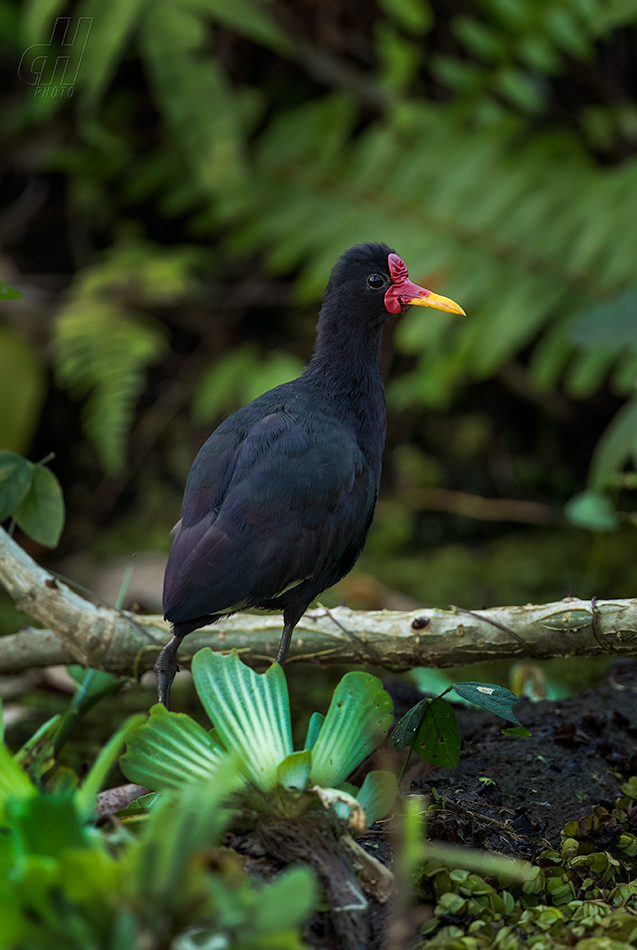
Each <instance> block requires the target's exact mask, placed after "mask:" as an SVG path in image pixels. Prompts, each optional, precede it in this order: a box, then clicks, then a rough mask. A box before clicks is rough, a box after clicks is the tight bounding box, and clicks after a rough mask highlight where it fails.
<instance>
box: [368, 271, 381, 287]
mask: <svg viewBox="0 0 637 950" xmlns="http://www.w3.org/2000/svg"><path fill="white" fill-rule="evenodd" d="M384 284H385V278H384V277H381V275H380V274H370V275H369V277H368V278H367V286H368V287H371V288H372V290H378V288H379V287H382V286H384Z"/></svg>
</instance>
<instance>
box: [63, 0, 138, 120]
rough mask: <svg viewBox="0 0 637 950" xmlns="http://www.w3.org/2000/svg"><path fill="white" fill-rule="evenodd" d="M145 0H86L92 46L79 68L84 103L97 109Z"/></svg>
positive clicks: (83, 12)
mask: <svg viewBox="0 0 637 950" xmlns="http://www.w3.org/2000/svg"><path fill="white" fill-rule="evenodd" d="M145 6H146V0H111V2H110V3H107V4H104V3H100V2H99V0H87V2H85V3H84V4H83V7H82V15H83V16H92V23H91V32H90V35H89V41H90V47H89V52H88V55H85V56H83V57H82V68H81V70H79V71H78V86H79V87H80V92H81V93H82V99H83V105H84V106H87V105H88V106H89V107H90V108H91V109H93V108H95V106H96V105H97V102H98V100H99V98H100V97H101V96H102V94H103V92H104V90H105V88H106V86H107V84H108V83H109V82H110V81H111V79H112V77H113V75H114V73H115V70H116V69H117V65H118V62H119V60H120V59H121V58H122V56H123V53H124V49H125V47H126V44H127V42H128V39H129V37H130V35H131V33H132V32H133V29H134V27H135V26H136V25H137V21H138V20H139V19H140V16H141V15H142V13H143V12H144V7H145Z"/></svg>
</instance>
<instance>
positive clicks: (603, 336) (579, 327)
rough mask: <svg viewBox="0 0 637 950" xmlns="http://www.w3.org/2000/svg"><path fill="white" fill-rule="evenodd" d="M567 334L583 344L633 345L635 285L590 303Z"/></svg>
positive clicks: (635, 334) (636, 307) (635, 335)
mask: <svg viewBox="0 0 637 950" xmlns="http://www.w3.org/2000/svg"><path fill="white" fill-rule="evenodd" d="M571 335H572V339H573V342H574V343H577V345H578V346H582V347H585V348H590V347H598V346H609V347H622V346H637V288H635V287H632V288H631V289H630V290H627V291H625V292H624V293H622V294H619V296H617V297H614V298H613V299H612V300H605V301H604V302H603V303H600V304H597V305H596V306H594V307H591V308H590V310H587V311H586V312H585V313H583V314H582V315H581V316H579V317H578V318H577V320H576V321H575V323H574V324H573V329H572V331H571Z"/></svg>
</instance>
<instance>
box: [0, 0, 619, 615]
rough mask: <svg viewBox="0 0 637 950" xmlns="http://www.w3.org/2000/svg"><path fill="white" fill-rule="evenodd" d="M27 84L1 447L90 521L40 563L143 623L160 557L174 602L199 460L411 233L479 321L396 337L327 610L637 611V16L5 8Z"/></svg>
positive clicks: (497, 10)
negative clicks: (170, 567)
mask: <svg viewBox="0 0 637 950" xmlns="http://www.w3.org/2000/svg"><path fill="white" fill-rule="evenodd" d="M0 75H1V78H2V81H1V83H0V123H1V125H0V129H1V135H2V140H3V145H2V149H1V153H0V175H1V178H0V241H1V251H0V277H2V278H3V279H4V280H5V281H7V282H8V283H9V284H10V285H11V286H12V287H16V288H18V289H19V290H20V291H22V293H23V294H24V299H22V300H15V301H10V300H6V301H5V302H4V303H2V302H0V406H1V407H2V409H1V411H0V447H1V448H10V449H14V450H16V451H18V452H21V453H24V454H26V455H28V456H29V457H30V458H31V459H33V460H34V461H37V460H38V459H40V458H42V457H44V456H46V455H47V454H48V453H49V452H55V459H54V460H53V462H52V463H51V468H52V469H53V471H54V472H55V473H56V475H57V476H58V478H59V479H60V481H61V483H62V486H63V489H64V493H65V498H66V504H67V524H66V529H65V531H64V534H63V536H62V541H61V544H60V547H59V548H58V549H57V550H56V551H55V552H53V553H51V552H46V551H45V550H44V549H41V548H37V547H35V546H34V545H33V544H32V543H30V542H28V540H26V539H23V540H24V543H25V544H26V545H27V546H28V547H29V550H31V552H32V553H35V554H36V556H38V557H40V558H44V559H46V562H47V564H49V565H50V566H53V567H56V568H58V569H60V570H63V571H64V573H66V574H68V575H69V576H71V577H74V578H75V579H77V580H82V581H84V582H85V583H86V584H87V585H88V586H90V587H92V588H93V589H96V590H98V591H99V592H101V594H102V596H104V597H105V599H107V600H110V601H111V602H112V600H114V594H112V591H113V590H114V593H115V594H116V593H117V586H118V584H117V579H118V578H119V577H121V574H122V572H123V567H120V565H119V562H118V561H117V560H115V561H113V559H117V558H119V557H122V558H124V559H126V558H127V557H128V556H130V555H131V554H132V553H135V552H136V553H138V555H139V563H140V570H139V574H140V576H142V577H140V582H139V584H138V586H137V588H135V583H133V589H132V593H131V599H134V600H135V601H136V602H138V603H140V604H141V606H142V607H145V608H147V609H150V610H158V609H159V597H160V592H161V563H162V562H161V558H162V557H163V556H165V554H166V553H167V550H168V547H169V531H170V528H171V526H172V525H173V524H174V522H175V521H176V520H177V518H178V516H179V509H180V503H181V492H182V489H183V485H184V482H185V479H186V475H187V472H188V469H189V466H190V464H191V462H192V459H193V457H194V455H195V453H196V451H197V449H198V448H199V446H200V445H201V444H202V442H203V441H204V439H205V438H206V436H207V435H208V433H209V432H210V431H211V429H212V428H213V427H214V426H215V425H216V424H218V423H219V422H220V421H221V419H222V418H223V417H224V416H225V415H226V414H228V413H229V412H231V411H232V410H234V409H235V408H237V407H238V406H239V405H241V404H242V403H243V402H245V401H247V400H249V399H251V398H253V397H254V396H255V395H257V394H258V393H260V392H262V391H263V390H265V389H267V388H270V387H271V386H272V385H275V384H276V383H278V382H282V381H283V380H286V379H289V378H292V377H293V376H295V375H297V373H298V372H299V370H300V368H301V367H302V365H303V364H304V363H305V362H306V361H307V359H308V358H309V356H310V353H311V348H312V342H313V337H314V327H315V323H316V314H317V309H318V306H319V303H320V298H321V293H322V290H323V288H324V285H325V282H326V280H327V277H328V275H329V271H330V268H331V266H332V264H333V263H334V262H335V260H336V258H337V257H338V256H339V254H340V253H341V252H342V251H343V250H344V249H346V248H347V247H348V246H350V245H351V244H353V243H356V242H359V241H368V240H379V241H384V242H386V243H388V244H390V245H392V246H393V247H395V248H396V250H397V251H398V253H399V254H400V255H401V256H402V257H404V259H405V261H406V262H407V264H408V267H409V271H410V276H411V278H412V279H413V280H415V281H417V282H418V283H421V284H424V285H425V286H429V287H430V288H432V289H433V290H435V291H437V292H440V293H444V294H446V295H448V296H451V297H453V298H454V299H455V300H457V301H458V302H459V303H460V304H461V305H462V306H463V307H464V309H465V310H466V311H467V314H468V316H467V318H466V319H455V318H450V317H449V316H446V315H445V314H443V313H440V312H438V311H430V310H421V309H420V308H412V309H411V310H410V311H409V312H408V313H407V314H405V315H404V316H403V317H402V318H401V319H400V320H399V321H398V322H397V323H396V324H395V325H393V326H392V327H391V328H390V329H389V330H388V332H387V333H386V341H385V344H386V345H385V350H384V357H383V360H384V373H385V378H386V382H387V398H388V407H389V431H388V439H387V450H386V458H385V467H384V474H383V488H382V496H381V502H380V504H379V508H378V514H377V518H376V523H375V527H374V529H373V532H372V537H371V540H370V543H369V545H368V548H367V551H366V552H365V554H364V555H363V558H362V559H361V561H360V562H359V565H358V567H357V568H356V570H355V573H354V574H353V575H351V576H350V578H348V579H346V580H345V581H344V582H342V584H341V585H340V586H339V588H338V590H336V591H333V592H331V594H329V595H326V596H325V601H326V602H327V603H336V602H339V601H340V600H342V599H343V598H345V599H346V600H347V602H348V604H350V605H351V606H354V607H384V606H387V607H394V606H399V605H407V604H410V603H413V604H420V605H436V606H443V607H444V606H446V605H448V604H449V603H456V604H461V605H463V606H466V607H478V608H479V607H482V606H490V605H497V604H506V603H525V602H527V601H533V600H536V601H542V600H552V599H556V598H560V597H563V596H565V595H566V594H567V593H568V592H569V590H570V591H572V592H573V593H574V594H576V595H578V596H581V597H590V596H592V595H597V596H598V597H613V596H615V597H619V596H632V595H634V593H635V580H636V578H637V568H636V567H635V561H636V555H637V532H635V527H634V524H633V521H634V516H633V513H632V512H633V509H634V508H635V505H634V494H633V489H634V487H635V475H634V473H633V472H632V471H631V466H632V461H633V456H634V455H635V453H636V452H637V401H636V400H635V396H634V395H633V393H634V390H635V381H636V378H637V275H636V260H637V162H636V157H635V156H636V152H637V103H636V93H637V2H636V0H452V2H447V0H445V2H443V0H436V2H427V0H377V2H376V3H373V2H371V0H297V2H293V0H281V2H272V3H269V2H267V0H232V2H230V3H229V2H228V0H109V2H106V0H80V2H77V3H73V4H65V3H61V2H57V0H31V2H26V3H17V2H10V0H0ZM145 552H148V554H145ZM144 570H147V574H144V573H143V572H144ZM109 572H110V573H109ZM111 574H112V575H113V578H114V579H113V582H112V584H111V587H108V584H107V583H106V582H105V580H104V578H105V577H106V575H108V577H110V576H111ZM3 622H4V626H5V630H9V629H15V628H16V626H17V623H19V621H18V622H16V620H15V618H14V617H10V616H9V613H8V612H7V613H6V619H5V620H4V621H3Z"/></svg>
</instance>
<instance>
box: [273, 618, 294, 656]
mask: <svg viewBox="0 0 637 950" xmlns="http://www.w3.org/2000/svg"><path fill="white" fill-rule="evenodd" d="M296 623H297V622H296V620H295V621H294V622H293V623H292V622H291V621H289V620H286V621H285V624H284V626H283V635H282V637H281V642H280V643H279V649H278V651H277V655H276V662H277V663H278V664H279V666H285V661H286V659H287V655H288V650H289V649H290V641H291V640H292V634H293V633H294V628H295V627H296Z"/></svg>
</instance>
